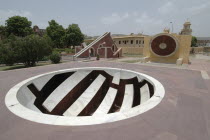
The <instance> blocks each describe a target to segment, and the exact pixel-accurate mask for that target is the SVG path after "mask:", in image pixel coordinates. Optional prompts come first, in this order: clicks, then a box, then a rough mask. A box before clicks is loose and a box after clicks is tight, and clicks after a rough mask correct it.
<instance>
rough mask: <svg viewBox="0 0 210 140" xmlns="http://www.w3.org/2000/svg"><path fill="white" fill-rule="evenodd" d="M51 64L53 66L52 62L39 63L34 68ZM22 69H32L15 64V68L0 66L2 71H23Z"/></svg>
mask: <svg viewBox="0 0 210 140" xmlns="http://www.w3.org/2000/svg"><path fill="white" fill-rule="evenodd" d="M50 64H51V63H50V62H39V63H37V64H36V66H34V67H38V66H45V65H50ZM22 68H31V67H26V66H25V65H24V64H15V65H13V66H0V71H7V70H14V69H22Z"/></svg>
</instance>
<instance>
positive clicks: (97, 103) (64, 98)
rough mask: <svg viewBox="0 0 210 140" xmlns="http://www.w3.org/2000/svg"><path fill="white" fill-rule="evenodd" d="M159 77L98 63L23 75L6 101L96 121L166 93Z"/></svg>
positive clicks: (51, 116) (59, 120) (38, 115)
mask: <svg viewBox="0 0 210 140" xmlns="http://www.w3.org/2000/svg"><path fill="white" fill-rule="evenodd" d="M164 94H165V91H164V88H163V86H162V84H161V83H160V82H158V81H157V80H156V79H154V78H152V77H150V76H148V75H145V74H142V73H138V72H134V71H130V70H124V69H116V68H106V67H103V68H102V67H100V68H99V67H98V68H97V67H94V68H79V69H78V68H77V69H68V70H60V71H55V72H50V73H46V74H42V75H39V76H35V77H32V78H29V79H27V80H24V81H23V82H21V83H19V84H17V85H16V86H14V87H13V88H12V89H10V91H9V92H8V94H7V96H6V98H5V102H6V105H7V107H8V109H9V110H11V111H12V112H13V113H14V114H16V115H18V116H20V117H22V118H24V119H28V120H31V121H35V122H39V123H45V124H53V125H71V126H72V125H91V124H101V123H107V122H113V121H118V120H122V119H127V118H130V117H133V116H136V115H139V114H141V113H144V112H146V111H148V110H149V109H151V108H153V107H155V106H156V105H157V104H159V103H160V101H161V100H162V99H163V97H164Z"/></svg>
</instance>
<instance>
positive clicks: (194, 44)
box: [191, 36, 197, 47]
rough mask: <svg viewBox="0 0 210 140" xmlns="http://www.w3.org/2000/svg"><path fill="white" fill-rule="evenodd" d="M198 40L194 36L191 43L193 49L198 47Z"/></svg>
mask: <svg viewBox="0 0 210 140" xmlns="http://www.w3.org/2000/svg"><path fill="white" fill-rule="evenodd" d="M196 44H197V38H196V37H195V36H192V42H191V47H197V45H196Z"/></svg>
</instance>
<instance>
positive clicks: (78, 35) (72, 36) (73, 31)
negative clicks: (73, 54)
mask: <svg viewBox="0 0 210 140" xmlns="http://www.w3.org/2000/svg"><path fill="white" fill-rule="evenodd" d="M83 41H84V35H83V33H82V32H81V30H80V28H79V26H78V25H77V24H72V25H69V27H68V28H67V29H66V34H65V44H66V45H67V46H77V45H80V44H81V43H83Z"/></svg>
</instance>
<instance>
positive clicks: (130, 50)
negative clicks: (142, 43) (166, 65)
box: [122, 47, 143, 55]
mask: <svg viewBox="0 0 210 140" xmlns="http://www.w3.org/2000/svg"><path fill="white" fill-rule="evenodd" d="M122 53H123V54H134V55H143V47H122Z"/></svg>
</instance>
